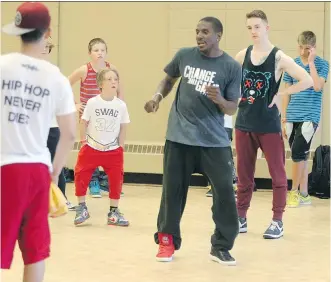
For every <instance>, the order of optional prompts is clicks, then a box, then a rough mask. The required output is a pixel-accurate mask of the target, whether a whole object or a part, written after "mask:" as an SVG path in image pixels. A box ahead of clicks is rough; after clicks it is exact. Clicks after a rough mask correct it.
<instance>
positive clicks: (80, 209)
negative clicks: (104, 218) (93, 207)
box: [74, 205, 90, 225]
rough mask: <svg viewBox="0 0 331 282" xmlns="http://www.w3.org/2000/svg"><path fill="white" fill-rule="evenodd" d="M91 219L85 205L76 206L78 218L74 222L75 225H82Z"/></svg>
mask: <svg viewBox="0 0 331 282" xmlns="http://www.w3.org/2000/svg"><path fill="white" fill-rule="evenodd" d="M89 218H90V214H89V212H88V210H87V206H83V205H78V206H76V217H75V220H74V224H75V225H79V224H82V223H84V222H85V221H86V220H88V219H89Z"/></svg>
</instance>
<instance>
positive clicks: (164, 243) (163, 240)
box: [156, 233, 175, 262]
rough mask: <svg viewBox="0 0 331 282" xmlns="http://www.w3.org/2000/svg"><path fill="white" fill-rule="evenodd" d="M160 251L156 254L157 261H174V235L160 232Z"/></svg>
mask: <svg viewBox="0 0 331 282" xmlns="http://www.w3.org/2000/svg"><path fill="white" fill-rule="evenodd" d="M158 237H159V251H158V253H157V255H156V260H157V261H163V262H167V261H172V255H173V254H174V252H175V246H174V243H173V238H172V235H170V234H164V233H159V234H158Z"/></svg>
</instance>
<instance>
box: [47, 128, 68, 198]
mask: <svg viewBox="0 0 331 282" xmlns="http://www.w3.org/2000/svg"><path fill="white" fill-rule="evenodd" d="M59 139H60V129H59V128H58V127H52V128H51V129H50V130H49V134H48V139H47V147H48V150H49V152H50V153H51V160H52V161H53V160H54V156H55V151H56V147H57V143H58V142H59ZM58 186H59V188H60V190H61V191H62V193H63V195H64V196H65V195H66V179H65V176H64V170H63V169H62V170H61V173H60V175H59V183H58Z"/></svg>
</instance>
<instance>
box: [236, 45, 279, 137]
mask: <svg viewBox="0 0 331 282" xmlns="http://www.w3.org/2000/svg"><path fill="white" fill-rule="evenodd" d="M252 49H253V46H249V47H248V48H247V51H246V55H245V60H244V62H243V66H242V81H241V93H242V98H241V100H240V103H239V106H238V114H237V119H236V125H235V128H236V129H239V130H242V131H249V132H257V133H275V132H281V123H280V116H279V111H278V108H277V106H276V105H274V106H273V107H272V108H269V107H268V106H269V104H270V103H271V101H272V99H273V97H274V95H275V94H276V93H277V92H278V89H279V85H280V82H281V77H280V79H279V80H278V82H276V78H275V60H276V53H277V51H278V50H279V49H278V48H277V47H274V48H273V49H272V51H271V52H270V54H269V56H268V58H267V59H266V60H265V62H264V63H263V64H261V65H259V66H255V65H253V63H252V61H251V52H252Z"/></svg>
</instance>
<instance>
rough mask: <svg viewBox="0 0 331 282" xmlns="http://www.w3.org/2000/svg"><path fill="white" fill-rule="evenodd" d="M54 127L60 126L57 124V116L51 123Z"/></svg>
mask: <svg viewBox="0 0 331 282" xmlns="http://www.w3.org/2000/svg"><path fill="white" fill-rule="evenodd" d="M54 127H59V125H58V124H57V120H56V117H53V119H52V123H51V128H54Z"/></svg>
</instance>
